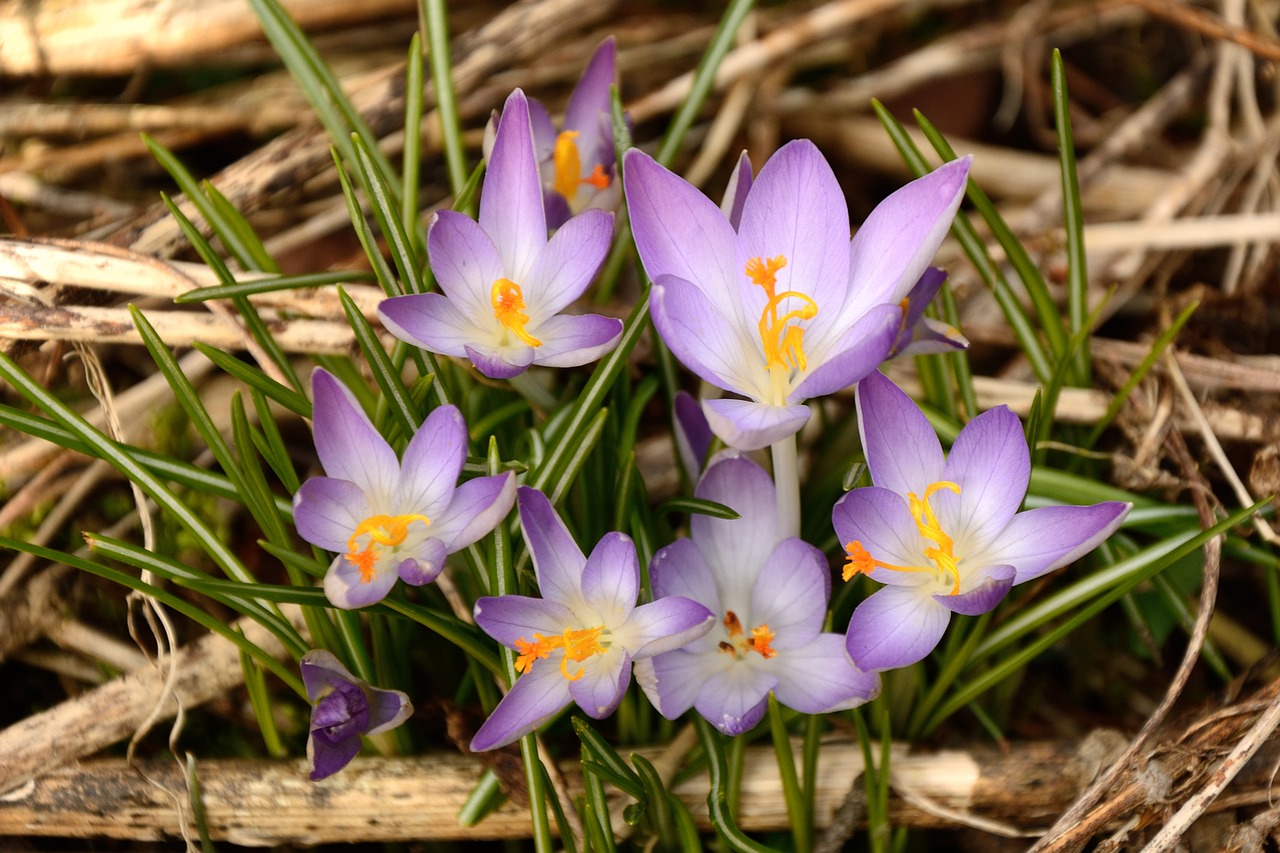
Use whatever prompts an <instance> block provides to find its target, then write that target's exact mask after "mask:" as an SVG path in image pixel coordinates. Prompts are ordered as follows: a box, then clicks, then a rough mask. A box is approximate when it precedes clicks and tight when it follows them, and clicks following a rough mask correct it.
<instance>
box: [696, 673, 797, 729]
mask: <svg viewBox="0 0 1280 853" xmlns="http://www.w3.org/2000/svg"><path fill="white" fill-rule="evenodd" d="M724 657H729V656H728V655H724ZM777 686H778V679H777V678H776V677H775V676H773V675H772V674H770V673H767V672H763V671H761V670H757V669H755V668H754V667H751V666H748V665H746V664H745V663H741V662H739V663H737V665H735V666H730V667H727V668H726V669H725V670H724V671H722V672H719V673H717V674H716V675H714V676H712V677H711V678H710V679H708V680H707V681H706V682H705V683H704V684H703V686H702V690H701V691H700V692H699V693H698V699H697V701H696V702H694V707H696V708H697V709H698V713H699V714H701V715H702V716H703V717H705V718H706V719H707V721H708V722H709V723H711V725H713V726H715V727H716V728H717V729H719V730H720V731H722V732H724V733H725V734H727V735H740V734H742V733H744V732H748V731H751V729H753V728H755V726H756V723H758V722H760V718H761V717H763V716H764V710H765V700H766V698H767V697H768V695H769V691H770V690H773V689H774V688H775V687H777Z"/></svg>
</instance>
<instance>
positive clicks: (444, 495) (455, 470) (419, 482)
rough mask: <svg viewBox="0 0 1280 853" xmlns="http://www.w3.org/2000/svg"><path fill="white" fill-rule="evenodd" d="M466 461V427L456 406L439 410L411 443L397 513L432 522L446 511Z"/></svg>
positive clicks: (442, 407)
mask: <svg viewBox="0 0 1280 853" xmlns="http://www.w3.org/2000/svg"><path fill="white" fill-rule="evenodd" d="M466 461H467V425H466V424H465V423H463V421H462V414H461V413H460V412H459V411H458V409H457V407H456V406H438V407H436V408H435V409H433V410H432V411H431V414H429V415H427V419H426V420H425V421H423V423H422V426H421V427H419V428H418V431H417V432H415V433H414V434H413V438H411V439H409V445H408V447H406V448H405V451H404V459H403V461H402V462H401V465H400V487H399V488H398V489H397V490H396V509H397V510H398V511H399V512H403V513H416V514H419V515H425V516H427V517H428V518H430V519H431V520H432V521H435V520H436V518H437V517H438V516H439V515H440V514H441V513H442V512H444V511H445V509H446V508H447V507H448V506H449V501H450V499H451V498H452V497H453V492H454V488H455V486H456V484H457V482H458V474H460V473H461V472H462V463H464V462H466Z"/></svg>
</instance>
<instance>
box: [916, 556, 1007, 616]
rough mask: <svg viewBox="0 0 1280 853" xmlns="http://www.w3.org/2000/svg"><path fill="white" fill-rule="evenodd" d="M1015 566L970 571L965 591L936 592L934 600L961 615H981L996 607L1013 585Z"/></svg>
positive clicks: (986, 567) (990, 567) (966, 579)
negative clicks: (952, 593)
mask: <svg viewBox="0 0 1280 853" xmlns="http://www.w3.org/2000/svg"><path fill="white" fill-rule="evenodd" d="M1014 574H1015V573H1014V570H1013V566H984V567H982V568H981V569H978V570H977V571H974V572H972V573H970V574H969V575H968V576H966V577H965V579H964V582H963V591H962V592H958V593H956V594H955V595H942V594H937V593H935V594H934V596H933V600H934V601H936V602H938V603H939V604H941V605H942V606H943V607H945V608H947V609H948V610H950V611H951V612H952V613H959V614H960V615H961V616H980V615H982V614H983V613H987V612H989V611H991V610H993V609H994V608H995V606H996V605H997V604H999V603H1000V602H1001V601H1003V600H1004V597H1005V596H1006V595H1008V594H1009V589H1010V587H1012V586H1013V576H1014Z"/></svg>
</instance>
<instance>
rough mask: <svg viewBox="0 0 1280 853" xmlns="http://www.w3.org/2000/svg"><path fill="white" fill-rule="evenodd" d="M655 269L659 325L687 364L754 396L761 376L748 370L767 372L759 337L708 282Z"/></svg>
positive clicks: (653, 300) (654, 309) (652, 299)
mask: <svg viewBox="0 0 1280 853" xmlns="http://www.w3.org/2000/svg"><path fill="white" fill-rule="evenodd" d="M650 275H652V276H653V279H654V281H653V287H652V288H651V289H650V291H649V307H650V311H651V313H652V317H653V325H654V327H655V328H657V330H658V334H659V335H661V336H662V340H663V342H664V343H665V344H666V345H667V346H668V347H669V348H670V349H671V351H672V352H673V353H675V355H676V358H678V359H680V362H681V364H683V365H684V366H685V367H687V368H689V369H690V370H692V371H693V372H694V373H696V374H697V375H698V376H699V377H701V378H702V379H705V380H706V381H707V382H710V383H711V384H712V385H715V386H716V387H718V388H723V389H725V390H726V391H734V392H736V393H739V394H742V395H744V396H752V391H753V390H754V388H755V386H756V385H757V384H759V381H757V380H755V379H753V378H752V377H750V376H748V372H749V371H753V370H754V371H756V372H759V373H764V360H763V356H761V354H760V342H759V339H758V338H753V337H751V336H750V335H749V334H748V333H747V332H745V331H744V328H743V326H742V324H741V323H739V322H737V321H736V320H735V319H734V314H733V312H732V311H731V310H730V311H728V313H726V310H725V309H726V307H727V306H726V305H725V304H724V303H720V304H717V303H715V302H714V301H713V300H712V299H711V297H710V296H708V294H707V293H706V292H705V291H704V290H703V289H702V288H700V287H698V286H696V285H694V284H692V283H691V282H689V281H687V280H685V279H683V278H680V277H678V276H672V275H667V274H665V273H658V274H654V273H652V272H651V273H650ZM735 302H736V297H735ZM757 369H758V370H757ZM760 381H763V380H760Z"/></svg>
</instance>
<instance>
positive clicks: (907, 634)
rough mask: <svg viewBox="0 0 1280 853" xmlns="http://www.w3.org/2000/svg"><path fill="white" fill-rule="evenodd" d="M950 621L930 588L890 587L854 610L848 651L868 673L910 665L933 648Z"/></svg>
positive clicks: (949, 617) (884, 588)
mask: <svg viewBox="0 0 1280 853" xmlns="http://www.w3.org/2000/svg"><path fill="white" fill-rule="evenodd" d="M950 621H951V612H950V611H949V610H947V608H945V607H943V606H942V605H941V604H939V603H938V602H936V601H934V600H933V597H932V595H930V593H929V592H928V589H926V588H922V587H915V586H886V587H883V588H881V589H879V590H877V591H876V592H875V594H873V595H872V596H871V597H870V598H868V599H867V600H866V601H864V602H862V603H861V604H859V605H858V607H857V609H855V610H854V611H853V617H852V618H851V619H850V620H849V633H848V635H847V636H846V637H845V646H844V647H845V651H846V652H848V654H849V657H850V658H852V659H853V662H854V663H855V664H857V665H858V668H859V669H861V670H863V671H864V672H875V671H878V670H882V669H895V668H897V667H900V666H909V665H910V664H913V663H915V662H916V661H919V660H923V659H924V657H925V655H927V654H929V652H931V651H933V649H934V647H935V646H937V645H938V641H939V640H941V639H942V632H943V631H945V630H946V629H947V623H948V622H950Z"/></svg>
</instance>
